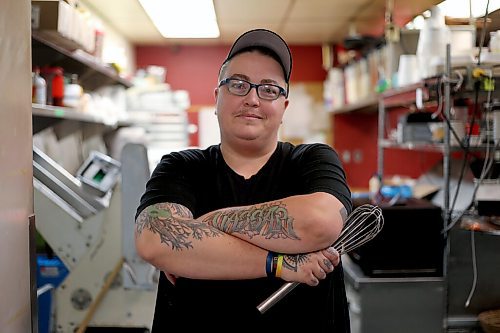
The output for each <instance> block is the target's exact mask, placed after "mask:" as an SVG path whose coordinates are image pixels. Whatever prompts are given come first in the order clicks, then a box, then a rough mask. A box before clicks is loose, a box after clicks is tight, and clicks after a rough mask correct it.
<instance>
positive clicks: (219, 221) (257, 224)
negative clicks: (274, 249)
mask: <svg viewBox="0 0 500 333" xmlns="http://www.w3.org/2000/svg"><path fill="white" fill-rule="evenodd" d="M204 222H206V223H208V224H209V225H211V226H213V227H215V228H217V229H219V230H221V231H224V232H225V233H228V234H233V233H240V234H243V235H247V236H248V237H250V238H252V237H254V236H256V235H262V236H264V237H265V238H266V239H278V238H283V239H286V238H291V239H297V240H299V239H300V238H299V237H298V236H297V235H296V234H295V231H294V229H293V218H292V217H291V216H289V215H288V210H287V209H286V207H285V205H283V204H282V203H279V202H278V203H277V204H269V205H262V206H259V207H256V206H252V207H250V208H248V209H241V208H235V209H225V210H222V211H218V212H215V213H214V214H211V215H210V216H208V217H207V218H206V220H205V221H204Z"/></svg>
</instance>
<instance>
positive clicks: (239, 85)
mask: <svg viewBox="0 0 500 333" xmlns="http://www.w3.org/2000/svg"><path fill="white" fill-rule="evenodd" d="M224 85H226V86H227V90H229V92H230V93H231V94H233V95H237V96H246V95H248V93H249V92H250V90H251V89H252V88H255V90H256V91H257V96H259V98H262V99H265V100H268V101H274V100H276V99H278V98H279V97H280V95H283V96H285V97H286V96H287V93H286V90H285V89H284V88H282V87H280V86H277V85H275V84H269V83H263V84H254V83H251V82H248V81H246V80H242V79H234V78H227V79H224V80H222V81H220V82H219V87H221V86H224Z"/></svg>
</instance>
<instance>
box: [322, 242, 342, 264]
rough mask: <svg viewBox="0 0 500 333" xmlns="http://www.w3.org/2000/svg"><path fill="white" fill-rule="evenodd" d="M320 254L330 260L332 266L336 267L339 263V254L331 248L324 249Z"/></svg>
mask: <svg viewBox="0 0 500 333" xmlns="http://www.w3.org/2000/svg"><path fill="white" fill-rule="evenodd" d="M322 253H323V255H324V256H325V257H327V258H328V259H329V260H330V262H331V263H332V264H333V266H337V265H338V264H339V263H340V254H339V253H338V252H337V250H335V249H334V248H333V247H329V248H326V249H324V250H323V251H322Z"/></svg>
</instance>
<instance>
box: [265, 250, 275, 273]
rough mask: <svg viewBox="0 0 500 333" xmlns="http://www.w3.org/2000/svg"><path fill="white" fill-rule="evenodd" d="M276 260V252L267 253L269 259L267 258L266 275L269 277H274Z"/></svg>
mask: <svg viewBox="0 0 500 333" xmlns="http://www.w3.org/2000/svg"><path fill="white" fill-rule="evenodd" d="M274 258H276V256H275V255H274V252H271V251H269V252H268V253H267V258H266V274H267V276H268V277H272V276H274V272H275V271H276V270H275V269H273V268H274V264H273V262H274Z"/></svg>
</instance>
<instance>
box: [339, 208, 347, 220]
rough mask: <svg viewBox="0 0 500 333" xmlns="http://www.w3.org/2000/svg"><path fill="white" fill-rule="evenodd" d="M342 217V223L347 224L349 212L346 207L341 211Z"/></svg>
mask: <svg viewBox="0 0 500 333" xmlns="http://www.w3.org/2000/svg"><path fill="white" fill-rule="evenodd" d="M340 216H341V217H342V222H344V223H345V221H347V210H346V209H345V207H342V208H341V209H340Z"/></svg>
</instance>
